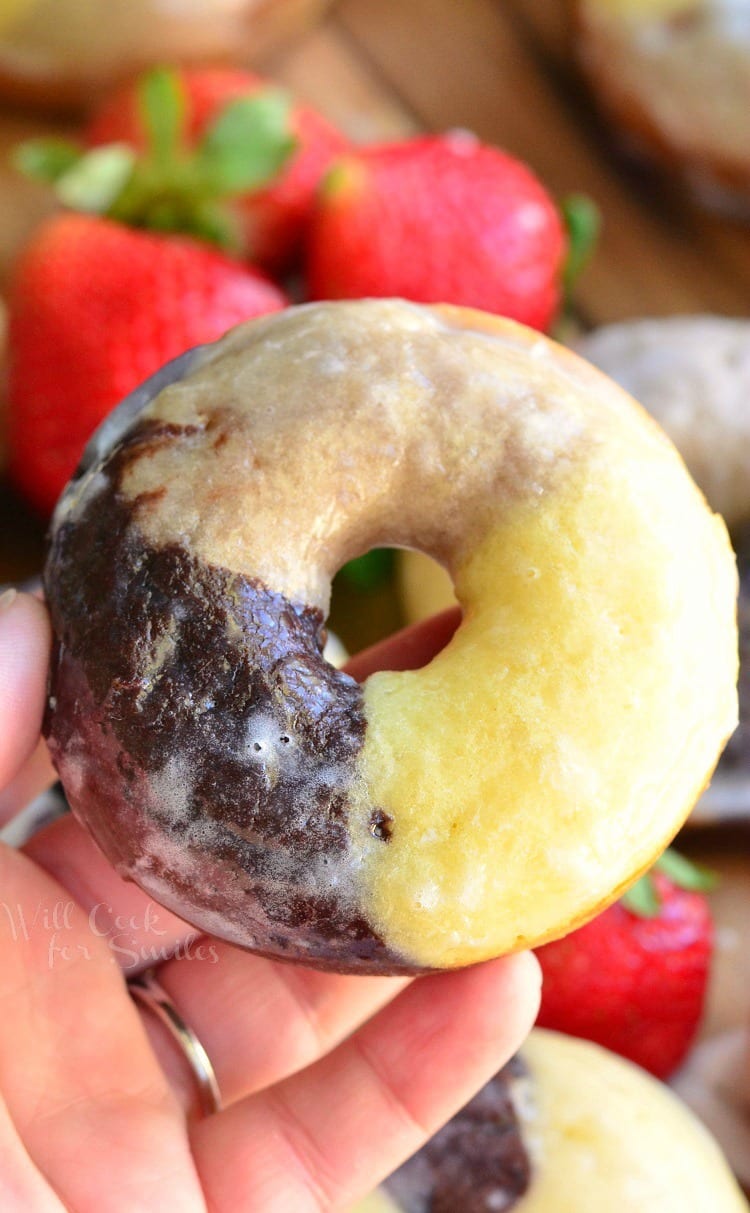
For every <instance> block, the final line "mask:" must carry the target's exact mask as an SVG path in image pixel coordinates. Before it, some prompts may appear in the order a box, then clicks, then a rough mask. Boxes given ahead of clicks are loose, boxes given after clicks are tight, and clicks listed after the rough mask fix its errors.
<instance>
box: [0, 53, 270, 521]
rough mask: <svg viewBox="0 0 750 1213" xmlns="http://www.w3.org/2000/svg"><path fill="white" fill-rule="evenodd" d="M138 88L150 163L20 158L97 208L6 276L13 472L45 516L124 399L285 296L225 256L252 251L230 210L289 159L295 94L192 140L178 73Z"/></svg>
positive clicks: (111, 153) (65, 219) (68, 146)
mask: <svg viewBox="0 0 750 1213" xmlns="http://www.w3.org/2000/svg"><path fill="white" fill-rule="evenodd" d="M137 95H138V106H139V112H140V113H141V115H142V118H143V123H144V128H145V130H146V132H147V138H146V140H145V142H146V145H147V146H146V147H145V150H144V151H143V152H142V153H141V154H138V152H137V151H136V150H135V149H133V148H131V147H128V146H126V145H125V144H115V145H107V146H102V147H96V148H93V149H87V148H81V147H79V146H78V145H76V144H74V143H72V142H70V141H67V140H63V139H37V140H32V141H30V142H29V143H27V144H23V145H22V146H21V147H20V148H19V149H18V153H17V156H16V160H17V163H18V164H19V167H21V168H22V169H23V170H24V171H26V172H27V173H29V174H31V175H34V176H37V177H41V178H43V179H45V180H47V181H49V182H51V183H52V184H53V185H54V187H55V190H56V192H57V194H58V197H59V198H60V200H61V201H62V202H63V203H65V205H66V206H68V207H70V208H73V209H74V210H80V211H85V212H87V214H85V215H80V214H65V215H62V216H60V217H59V218H56V219H53V220H51V221H50V222H48V223H47V224H46V225H44V226H43V227H42V228H41V229H40V230H39V231H38V232H37V233H35V235H34V236H33V237H32V240H31V242H30V244H29V246H28V247H27V248H26V250H25V251H24V252H23V253H22V254H21V257H20V258H19V260H18V263H17V265H16V267H15V271H14V273H13V275H12V281H11V289H10V295H9V335H8V336H9V351H10V353H9V361H10V369H9V384H8V414H9V417H8V430H9V435H8V437H9V448H10V470H11V475H12V477H13V479H14V481H15V483H16V485H17V486H18V487H19V488H20V489H21V491H22V492H23V493H24V494H25V495H26V497H27V498H28V499H29V501H30V502H31V503H32V504H33V505H35V506H36V507H37V508H38V509H39V510H40V511H42V513H49V511H50V510H51V509H52V507H53V505H54V502H55V500H56V499H57V497H58V495H59V493H60V491H61V490H62V488H63V486H64V484H65V482H66V480H67V479H68V477H69V476H70V474H71V472H72V471H73V470H74V469H75V466H76V463H77V461H78V458H79V456H80V454H81V451H82V449H83V447H84V445H85V443H86V441H87V439H88V437H89V435H90V434H91V432H92V430H93V429H94V428H95V427H96V425H98V423H99V422H100V421H101V420H102V418H103V417H104V416H105V414H106V413H107V412H108V411H109V409H111V408H112V407H113V406H114V405H115V404H116V403H117V402H118V400H120V399H121V397H122V396H124V395H126V394H127V393H128V392H130V391H131V390H132V389H133V388H134V387H136V386H137V385H138V384H139V383H140V382H141V381H142V380H143V379H144V378H146V377H147V376H148V375H150V374H152V373H153V372H154V371H156V370H157V369H158V368H159V367H160V366H161V365H162V364H163V363H164V362H166V361H168V360H169V359H171V358H174V357H176V356H177V355H178V354H180V353H182V352H183V351H184V350H186V349H187V348H189V347H190V346H193V345H197V344H200V343H202V342H206V341H212V340H214V339H215V338H217V337H219V336H221V334H222V333H224V332H225V331H226V330H227V329H228V328H230V327H231V326H232V325H234V324H238V323H239V322H240V321H242V320H247V319H249V318H250V317H252V316H257V315H260V314H262V313H264V312H270V311H275V310H277V309H278V308H281V307H284V306H285V305H286V303H287V300H286V298H285V296H284V295H283V294H282V292H281V291H280V290H279V289H278V287H276V286H275V285H274V284H273V283H272V282H271V281H270V280H269V279H268V278H266V276H265V275H264V274H263V273H262V272H261V271H259V270H257V269H252V268H250V267H249V266H248V265H245V264H241V263H240V262H239V261H236V260H233V259H231V258H230V257H228V256H226V255H225V252H222V251H219V249H224V250H234V251H239V249H240V248H241V246H242V232H241V229H240V226H239V225H238V221H237V214H236V211H235V209H234V203H235V201H236V200H237V199H238V198H241V197H243V196H244V195H245V193H246V192H247V190H248V189H251V188H254V187H256V186H260V185H264V184H265V183H266V182H267V181H268V180H270V179H272V178H273V177H274V176H275V175H276V174H277V173H278V172H279V171H280V170H281V169H282V168H283V166H284V164H285V163H286V161H287V159H288V157H289V155H290V154H291V151H292V149H293V143H294V141H293V138H292V135H291V133H290V130H289V125H288V121H287V115H288V104H287V102H286V100H285V99H284V98H283V97H281V96H279V95H278V94H277V93H274V92H269V91H267V90H266V91H262V92H256V93H255V94H254V95H253V96H251V97H247V96H241V97H238V98H235V99H234V100H230V101H228V102H227V104H226V105H225V106H224V107H223V108H222V109H221V110H220V112H218V113H217V114H216V116H215V117H214V118H213V119H212V120H211V121H209V122H207V124H206V125H205V126H204V128H203V131H202V133H201V134H200V136H199V137H196V138H195V139H193V140H192V142H191V143H190V142H189V141H188V139H187V137H186V130H187V114H186V99H185V95H184V93H183V90H182V88H181V86H180V81H179V79H178V78H177V77H176V76H175V74H174V73H172V72H169V71H164V70H158V71H154V72H151V73H149V74H148V75H147V76H146V77H144V78H143V80H142V81H141V82H140V84H139V86H138V94H137ZM135 229H156V230H154V231H151V230H135ZM175 233H177V234H175ZM180 233H186V234H180ZM195 237H199V238H200V241H199V240H198V239H195ZM208 242H212V243H213V244H216V245H218V246H219V248H213V247H211V246H210V244H209V243H208Z"/></svg>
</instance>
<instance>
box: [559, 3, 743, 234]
mask: <svg viewBox="0 0 750 1213" xmlns="http://www.w3.org/2000/svg"><path fill="white" fill-rule="evenodd" d="M573 11H574V46H575V51H576V53H577V56H578V59H579V62H580V64H581V66H582V67H583V70H584V71H585V73H586V75H587V77H588V79H589V81H590V83H591V86H592V88H593V90H594V93H595V95H596V97H597V98H598V100H599V101H600V102H601V105H602V107H603V109H604V111H605V112H606V113H607V114H608V115H609V117H610V118H611V119H612V121H613V122H614V123H615V125H616V127H617V129H618V131H620V132H621V133H622V134H624V135H625V136H626V137H627V139H628V140H629V142H630V144H631V145H632V146H634V147H635V148H637V149H641V150H645V151H647V152H648V153H649V154H652V155H656V156H657V157H659V158H660V159H661V160H662V161H664V162H666V163H668V164H670V165H673V166H676V167H677V168H678V169H679V170H680V171H681V172H683V173H684V174H685V176H686V177H687V178H688V179H689V181H690V182H691V183H692V185H693V186H694V187H695V188H696V190H697V191H698V192H699V193H700V195H701V196H702V197H703V199H704V200H705V201H706V202H708V203H710V204H712V205H717V204H718V205H721V206H724V207H726V206H727V204H728V203H731V204H733V205H734V206H735V207H736V206H737V203H738V201H739V202H740V203H741V205H742V209H743V210H744V211H745V212H746V213H750V212H748V211H747V202H748V200H750V122H748V110H749V109H750V7H749V6H748V5H747V3H745V0H576V2H575V3H574V4H573Z"/></svg>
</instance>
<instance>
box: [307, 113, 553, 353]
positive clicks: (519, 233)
mask: <svg viewBox="0 0 750 1213" xmlns="http://www.w3.org/2000/svg"><path fill="white" fill-rule="evenodd" d="M567 252H568V241H567V237H566V232H565V227H564V223H563V219H562V216H561V214H560V212H559V211H558V209H557V207H556V206H555V204H554V202H553V201H552V199H551V198H550V197H549V195H548V194H547V192H546V191H545V189H544V188H543V186H542V185H541V184H540V182H539V181H538V180H537V178H536V177H535V176H534V175H533V173H532V172H531V171H530V169H528V168H527V167H526V166H525V165H524V164H522V163H521V162H520V161H518V160H516V159H514V158H513V157H512V156H510V155H507V154H506V153H505V152H502V151H500V150H499V149H498V148H495V147H490V146H488V145H487V144H484V143H481V142H480V141H479V140H478V139H477V138H475V137H474V136H473V135H471V134H469V133H468V132H465V131H454V132H451V133H448V134H444V135H427V136H420V137H417V138H413V139H407V140H404V141H402V142H398V143H390V144H381V145H374V146H370V147H366V148H363V149H361V150H359V151H356V152H351V153H349V154H347V155H345V156H343V157H342V158H340V159H339V160H338V161H336V163H335V164H334V165H333V166H332V167H331V169H330V170H329V171H328V173H327V175H326V177H325V178H324V179H323V182H322V185H321V188H320V190H319V194H318V201H317V206H316V210H315V214H314V216H313V221H312V225H311V230H310V237H309V242H308V255H307V281H308V286H309V292H310V294H311V296H312V297H313V298H318V299H343V298H347V299H351V298H356V297H358V296H367V295H379V296H391V295H400V296H402V297H404V298H406V299H413V300H416V301H419V302H423V303H435V302H437V303H454V304H463V305H466V306H469V307H477V308H483V309H484V310H486V311H490V312H497V313H499V314H501V315H503V316H509V317H511V318H513V319H515V320H520V321H522V322H523V323H525V324H529V325H531V326H533V327H535V328H538V329H543V330H546V329H548V328H549V326H550V324H551V323H552V321H553V319H554V317H555V315H556V313H557V310H558V307H559V304H560V301H561V296H562V288H563V277H564V273H565V264H566V255H567Z"/></svg>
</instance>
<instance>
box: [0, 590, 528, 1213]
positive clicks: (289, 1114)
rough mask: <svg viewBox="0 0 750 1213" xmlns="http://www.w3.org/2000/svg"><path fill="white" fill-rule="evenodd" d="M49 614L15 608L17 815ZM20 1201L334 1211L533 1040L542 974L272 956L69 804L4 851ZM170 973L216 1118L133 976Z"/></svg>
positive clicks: (5, 625)
mask: <svg viewBox="0 0 750 1213" xmlns="http://www.w3.org/2000/svg"><path fill="white" fill-rule="evenodd" d="M454 623H455V621H453V622H451V621H450V620H449V619H448V620H446V618H443V619H441V620H439V621H436V622H434V623H433V624H432V625H430V626H428V627H427V628H422V629H421V630H420V631H418V632H416V633H411V634H404V635H402V637H401V638H399V639H398V640H397V641H394V642H392V643H390V644H389V645H386V646H381V647H380V648H379V649H378V650H377V651H373V652H372V653H371V654H369V655H367V656H365V657H363V658H361V659H358V660H357V661H356V662H353V663H352V666H351V670H352V672H353V673H355V675H356V674H358V673H359V674H360V676H362V675H364V673H366V672H369V671H370V670H371V669H373V668H377V667H378V666H380V665H381V664H387V665H389V666H390V667H391V668H395V667H396V666H399V667H402V666H404V665H407V664H409V663H410V661H411V662H412V663H413V662H414V659H415V657H416V659H417V660H420V659H423V658H426V657H427V656H428V655H429V653H430V652H431V651H434V650H435V649H436V648H437V647H439V644H440V641H441V640H442V639H444V638H445V637H446V636H447V635H448V634H449V633H450V629H451V627H452V626H454ZM49 642H50V635H49V624H48V621H47V616H46V613H45V610H44V607H43V606H42V604H41V603H40V602H38V601H37V600H36V599H34V598H32V597H31V596H29V595H26V594H19V595H18V596H16V597H15V598H14V599H13V600H12V601H11V602H8V601H7V599H6V601H5V602H4V603H2V604H1V605H0V688H2V691H1V692H0V788H3V789H4V791H2V792H0V817H1V818H2V821H8V820H9V819H10V818H11V817H12V816H13V815H14V814H15V813H16V812H18V810H19V809H20V808H21V807H22V806H23V805H24V803H25V802H26V801H27V800H28V799H29V798H31V797H32V796H34V795H36V794H37V793H38V792H40V791H41V790H42V789H43V788H44V787H45V786H47V785H49V784H50V783H51V782H52V781H53V779H54V772H53V770H52V767H51V765H50V763H49V758H48V757H47V753H46V749H45V747H44V744H43V742H41V741H40V740H39V728H40V722H41V717H42V711H43V704H44V694H45V677H46V661H47V653H48V650H49ZM0 880H1V881H2V884H1V887H2V900H1V901H0V1000H1V1002H2V1009H3V1031H2V1033H1V1034H0V1095H1V1096H2V1100H0V1208H2V1210H3V1213H47V1211H48V1210H49V1211H50V1213H51V1211H52V1210H58V1211H61V1210H62V1209H63V1208H66V1209H75V1210H76V1213H120V1211H122V1213H135V1211H136V1210H137V1211H138V1213H149V1211H150V1210H163V1209H164V1208H165V1207H167V1208H169V1210H170V1213H183V1211H185V1213H187V1211H188V1210H189V1211H191V1213H192V1211H193V1210H196V1211H198V1210H205V1209H207V1208H208V1209H210V1210H212V1211H213V1210H215V1211H216V1213H225V1211H226V1213H230V1211H231V1213H237V1211H239V1210H247V1211H248V1213H282V1211H283V1213H290V1211H293V1213H322V1211H323V1210H325V1211H326V1213H329V1211H331V1210H345V1209H347V1208H349V1207H350V1206H351V1205H352V1204H353V1203H354V1202H355V1201H356V1200H357V1199H358V1198H359V1197H360V1196H362V1195H364V1194H365V1193H366V1192H367V1191H369V1190H370V1189H372V1188H373V1187H375V1185H376V1184H377V1183H378V1181H379V1180H380V1179H381V1178H383V1177H384V1176H385V1175H387V1174H388V1173H389V1172H390V1171H392V1170H393V1169H394V1168H395V1167H396V1166H398V1165H399V1163H400V1162H402V1161H403V1160H404V1159H405V1158H406V1157H408V1156H409V1155H410V1154H412V1153H413V1152H414V1151H415V1150H416V1149H418V1147H419V1146H421V1145H422V1143H423V1142H424V1141H425V1139H426V1138H427V1137H428V1136H430V1135H431V1134H432V1133H434V1132H435V1130H436V1129H437V1128H438V1127H439V1126H440V1124H442V1123H443V1122H444V1121H445V1120H447V1119H448V1117H449V1116H451V1115H452V1114H453V1113H454V1112H455V1111H456V1110H457V1109H458V1108H459V1107H460V1106H461V1105H462V1104H464V1103H465V1102H466V1101H467V1100H468V1099H469V1098H470V1097H471V1096H472V1095H473V1093H474V1092H475V1091H476V1090H477V1089H478V1088H479V1087H480V1086H481V1085H482V1084H483V1083H484V1082H485V1081H487V1079H488V1078H489V1077H490V1076H491V1074H493V1073H494V1072H495V1071H496V1070H497V1069H499V1067H500V1066H501V1065H503V1064H504V1062H505V1061H506V1060H507V1059H508V1057H509V1056H510V1055H511V1054H512V1053H513V1052H514V1051H515V1050H516V1049H517V1048H518V1046H519V1045H520V1043H521V1041H522V1040H523V1037H524V1035H525V1033H526V1032H527V1031H528V1029H529V1027H530V1026H531V1023H532V1020H533V1018H534V1015H535V1013H536V1009H537V1002H538V987H539V981H538V970H537V968H536V965H535V962H534V961H533V960H532V959H531V958H530V957H529V956H514V957H508V958H506V959H504V960H499V961H493V962H490V963H487V964H484V965H478V966H476V967H474V968H471V969H466V970H463V971H460V972H455V973H448V974H441V975H438V976H434V977H423V978H420V979H419V980H417V981H412V982H408V981H404V980H402V979H395V978H376V977H340V976H335V975H334V976H332V975H326V974H322V973H318V972H315V971H312V970H306V969H303V968H297V967H295V966H292V965H283V964H277V963H274V962H272V961H269V960H265V959H262V958H260V957H257V956H253V955H250V954H248V953H246V952H242V951H240V950H238V949H236V948H234V947H231V946H230V945H229V944H225V943H222V942H220V941H218V940H208V939H205V938H199V937H198V935H197V933H196V932H195V931H193V930H191V929H190V928H189V927H188V926H187V925H186V924H185V923H183V922H181V921H180V920H179V919H177V918H176V917H174V916H173V915H171V914H169V913H168V912H167V911H166V910H162V909H161V907H159V906H156V905H155V904H154V903H153V902H152V901H150V900H149V899H148V897H147V896H146V895H145V894H144V893H142V892H141V891H140V890H139V889H137V888H136V887H135V886H134V885H132V884H126V883H125V882H124V881H122V880H120V878H119V877H118V876H117V875H116V873H115V872H114V871H113V869H112V868H111V867H110V866H109V865H108V863H107V862H106V860H105V859H104V858H103V856H102V855H101V854H100V852H99V851H98V850H97V848H96V847H95V845H94V844H93V842H92V841H91V840H90V838H89V836H88V835H87V834H86V833H85V832H84V831H83V829H82V828H81V827H80V826H79V825H78V824H77V823H76V822H75V820H74V819H73V818H72V817H70V815H67V816H66V817H64V818H62V819H60V820H59V821H57V822H55V823H54V824H53V825H51V826H48V827H47V828H46V829H44V830H43V831H41V833H39V834H38V835H37V836H36V837H34V838H33V839H32V840H31V842H29V843H28V844H27V845H26V846H25V847H24V848H23V850H22V851H16V850H13V849H11V848H10V847H7V846H5V845H0ZM154 962H156V963H158V965H159V968H158V978H159V982H160V984H161V985H162V986H163V987H164V988H165V989H166V990H167V991H168V993H169V995H170V997H171V998H172V999H173V1001H174V1003H175V1005H176V1006H177V1007H178V1008H179V1010H180V1012H181V1014H182V1015H183V1016H184V1017H185V1019H186V1021H187V1022H188V1023H189V1024H190V1025H191V1026H192V1027H193V1029H194V1030H195V1032H196V1034H197V1035H198V1038H199V1039H200V1040H201V1041H202V1043H203V1045H204V1046H205V1048H206V1050H207V1052H208V1055H209V1057H210V1058H211V1061H212V1062H213V1065H214V1068H215V1070H216V1073H217V1077H218V1080H219V1085H220V1089H221V1093H222V1099H223V1109H222V1111H221V1112H219V1113H217V1114H215V1115H213V1116H209V1117H207V1118H205V1119H199V1118H197V1117H196V1116H195V1115H194V1102H195V1091H194V1089H193V1086H192V1077H191V1073H190V1071H189V1068H188V1067H187V1064H186V1062H185V1059H184V1057H183V1055H182V1054H181V1053H180V1052H179V1050H178V1049H177V1046H176V1045H175V1044H174V1043H173V1042H172V1041H171V1038H170V1037H169V1036H168V1034H167V1033H166V1032H165V1031H164V1029H163V1028H161V1026H160V1025H159V1024H158V1022H157V1021H156V1020H155V1018H154V1017H153V1016H152V1015H150V1014H149V1012H148V1011H144V1010H141V1009H139V1008H138V1007H137V1006H136V1005H135V1004H134V1003H133V1001H132V1000H131V998H130V997H129V995H128V991H127V986H126V982H125V978H126V977H128V976H133V975H134V974H135V972H136V971H137V970H138V968H144V967H147V966H149V965H150V964H153V963H154Z"/></svg>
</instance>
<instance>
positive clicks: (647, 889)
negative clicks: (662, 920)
mask: <svg viewBox="0 0 750 1213" xmlns="http://www.w3.org/2000/svg"><path fill="white" fill-rule="evenodd" d="M620 901H621V902H622V904H623V905H624V906H625V909H626V910H630V913H631V914H635V915H636V917H638V918H656V916H657V915H658V913H659V910H660V909H661V901H660V900H659V895H658V893H657V891H656V886H655V884H654V882H653V879H652V877H651V874H650V873H649V872H647V873H646V875H645V876H641V878H640V880H636V882H635V884H634V885H632V886H631V887H630V888H629V889H628V890H627V892H626V893H623V895H622V897H621V898H620Z"/></svg>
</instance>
